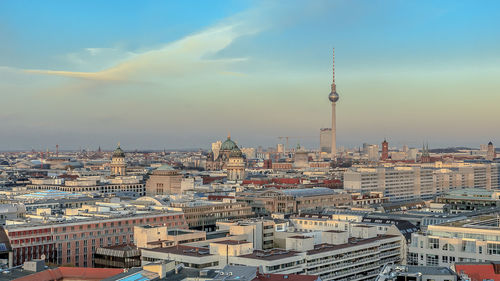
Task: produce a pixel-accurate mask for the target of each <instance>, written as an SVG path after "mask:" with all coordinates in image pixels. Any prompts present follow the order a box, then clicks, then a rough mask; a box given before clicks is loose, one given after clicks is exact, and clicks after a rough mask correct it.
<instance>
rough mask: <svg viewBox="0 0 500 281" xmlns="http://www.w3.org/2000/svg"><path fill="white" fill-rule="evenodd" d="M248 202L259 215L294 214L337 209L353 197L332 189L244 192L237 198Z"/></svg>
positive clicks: (349, 201)
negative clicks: (326, 208)
mask: <svg viewBox="0 0 500 281" xmlns="http://www.w3.org/2000/svg"><path fill="white" fill-rule="evenodd" d="M236 199H237V200H238V201H241V202H247V203H248V204H249V205H250V206H252V210H253V211H254V212H255V213H256V214H257V215H266V214H272V213H283V214H292V213H297V212H299V211H302V210H306V209H314V208H316V207H337V206H345V205H350V204H351V201H352V199H351V196H350V195H349V194H347V193H341V192H337V191H335V190H333V189H330V188H325V187H318V188H296V189H269V190H264V191H249V192H242V193H240V194H238V195H237V196H236Z"/></svg>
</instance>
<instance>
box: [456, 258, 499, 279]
mask: <svg viewBox="0 0 500 281" xmlns="http://www.w3.org/2000/svg"><path fill="white" fill-rule="evenodd" d="M455 272H456V273H458V274H459V275H461V274H462V273H464V274H467V276H469V278H470V279H471V281H483V280H500V264H498V263H489V262H488V263H486V262H485V263H456V264H455Z"/></svg>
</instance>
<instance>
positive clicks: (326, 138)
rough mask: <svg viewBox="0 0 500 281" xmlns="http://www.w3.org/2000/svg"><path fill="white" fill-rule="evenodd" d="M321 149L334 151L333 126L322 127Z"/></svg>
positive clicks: (328, 151) (320, 131)
mask: <svg viewBox="0 0 500 281" xmlns="http://www.w3.org/2000/svg"><path fill="white" fill-rule="evenodd" d="M319 151H320V152H322V153H328V154H330V153H331V152H332V129H331V128H322V129H320V130H319Z"/></svg>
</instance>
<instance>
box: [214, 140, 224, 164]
mask: <svg viewBox="0 0 500 281" xmlns="http://www.w3.org/2000/svg"><path fill="white" fill-rule="evenodd" d="M221 146H222V141H220V140H219V141H216V142H213V143H212V153H213V154H214V159H217V157H219V151H220V147H221Z"/></svg>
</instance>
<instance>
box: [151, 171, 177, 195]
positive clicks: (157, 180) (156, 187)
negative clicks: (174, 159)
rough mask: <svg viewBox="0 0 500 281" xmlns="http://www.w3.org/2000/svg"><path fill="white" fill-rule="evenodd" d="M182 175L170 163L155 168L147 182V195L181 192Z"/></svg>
mask: <svg viewBox="0 0 500 281" xmlns="http://www.w3.org/2000/svg"><path fill="white" fill-rule="evenodd" d="M181 182H182V175H181V174H179V172H178V171H177V170H175V169H174V168H172V167H171V166H170V165H163V166H161V167H159V168H158V169H156V170H154V171H153V173H152V174H151V176H150V177H149V179H148V180H147V182H146V195H148V196H154V195H171V194H181V193H182V190H181Z"/></svg>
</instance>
